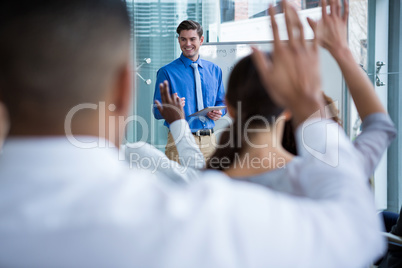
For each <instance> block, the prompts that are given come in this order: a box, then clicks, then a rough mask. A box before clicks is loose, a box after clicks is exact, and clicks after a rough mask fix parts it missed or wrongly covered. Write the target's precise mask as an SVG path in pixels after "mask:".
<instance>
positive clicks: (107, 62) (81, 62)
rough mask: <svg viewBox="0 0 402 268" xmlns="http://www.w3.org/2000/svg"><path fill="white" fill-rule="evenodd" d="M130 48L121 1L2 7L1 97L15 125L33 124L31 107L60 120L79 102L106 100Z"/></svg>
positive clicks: (66, 0) (42, 0)
mask: <svg viewBox="0 0 402 268" xmlns="http://www.w3.org/2000/svg"><path fill="white" fill-rule="evenodd" d="M129 44H130V20H129V16H128V13H127V6H126V3H125V1H122V0H60V1H54V0H35V1H5V4H0V62H1V64H0V96H1V98H2V100H1V101H3V102H4V103H5V105H6V106H7V109H8V110H9V114H10V120H11V125H12V124H13V119H17V121H21V120H28V118H29V117H30V116H31V115H30V113H29V112H28V110H29V109H28V108H27V107H30V110H32V109H34V110H38V111H39V112H40V113H41V114H43V118H49V119H50V118H52V119H54V120H58V119H57V118H59V117H60V116H61V115H62V114H63V113H64V114H65V113H66V112H67V111H68V110H69V109H71V108H72V107H73V106H75V105H77V104H79V103H84V102H99V101H101V98H102V97H103V96H104V94H105V92H103V91H104V90H105V88H106V86H105V84H107V83H108V81H109V80H108V79H111V77H112V76H113V75H114V74H115V73H116V68H119V66H120V64H121V63H122V59H124V60H125V59H126V58H127V55H125V54H128V51H129ZM124 53H125V54H124ZM32 107H34V108H32ZM56 115H57V116H56ZM52 116H53V117H52ZM56 117H57V118H56Z"/></svg>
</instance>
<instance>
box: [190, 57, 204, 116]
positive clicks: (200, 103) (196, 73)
mask: <svg viewBox="0 0 402 268" xmlns="http://www.w3.org/2000/svg"><path fill="white" fill-rule="evenodd" d="M191 67H193V69H194V78H195V91H196V95H197V109H198V111H200V110H202V109H204V101H203V100H202V89H201V77H200V72H199V71H198V63H196V62H193V63H191Z"/></svg>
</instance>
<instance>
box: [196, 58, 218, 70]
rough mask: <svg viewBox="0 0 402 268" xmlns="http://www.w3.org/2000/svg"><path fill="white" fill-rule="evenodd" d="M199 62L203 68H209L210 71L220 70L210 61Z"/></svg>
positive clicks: (202, 60)
mask: <svg viewBox="0 0 402 268" xmlns="http://www.w3.org/2000/svg"><path fill="white" fill-rule="evenodd" d="M200 60H201V63H202V65H203V67H204V68H211V69H218V70H221V68H220V67H219V66H218V65H216V64H215V63H213V62H212V61H209V60H204V59H200Z"/></svg>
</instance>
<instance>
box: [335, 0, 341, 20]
mask: <svg viewBox="0 0 402 268" xmlns="http://www.w3.org/2000/svg"><path fill="white" fill-rule="evenodd" d="M335 2H336V15H337V16H338V17H339V18H340V17H341V12H342V5H341V0H335Z"/></svg>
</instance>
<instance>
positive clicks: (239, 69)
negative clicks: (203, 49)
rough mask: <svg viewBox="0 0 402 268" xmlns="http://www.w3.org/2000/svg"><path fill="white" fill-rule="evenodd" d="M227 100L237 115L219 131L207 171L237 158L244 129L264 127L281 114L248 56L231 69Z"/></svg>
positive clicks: (220, 167) (225, 166)
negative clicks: (217, 140)
mask: <svg viewBox="0 0 402 268" xmlns="http://www.w3.org/2000/svg"><path fill="white" fill-rule="evenodd" d="M267 56H268V57H269V55H267ZM226 101H227V104H228V105H230V106H231V107H234V108H235V109H236V115H235V116H234V118H233V120H234V122H233V124H232V125H231V126H229V127H228V128H226V129H225V130H224V131H223V132H222V134H221V137H220V139H219V142H218V145H217V149H216V151H215V153H214V154H213V155H212V156H211V158H210V159H208V161H207V168H208V169H218V170H225V169H227V168H229V167H230V166H231V165H232V164H233V163H234V161H235V159H236V155H238V156H239V155H240V154H241V153H243V151H244V150H245V148H247V144H246V142H245V127H247V128H250V127H251V128H258V127H267V124H268V125H270V124H273V123H274V122H275V120H276V119H277V117H278V116H279V115H280V114H281V113H282V112H283V109H282V108H281V107H278V106H277V105H276V104H275V103H274V102H273V101H272V99H271V98H270V96H269V95H268V93H267V92H266V90H265V89H264V86H263V85H262V83H261V80H260V77H259V75H258V72H257V69H256V67H255V66H254V63H253V61H252V59H251V56H247V57H245V58H243V59H241V60H240V61H239V62H238V63H237V64H236V65H235V67H234V68H233V70H232V72H231V74H230V77H229V83H228V88H227V92H226ZM245 125H246V126H245ZM247 135H248V136H250V135H249V134H248V133H247Z"/></svg>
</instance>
